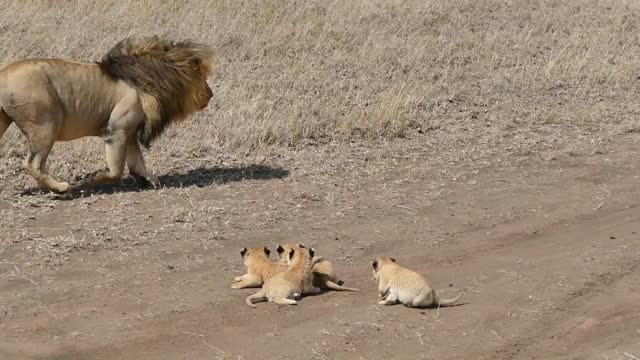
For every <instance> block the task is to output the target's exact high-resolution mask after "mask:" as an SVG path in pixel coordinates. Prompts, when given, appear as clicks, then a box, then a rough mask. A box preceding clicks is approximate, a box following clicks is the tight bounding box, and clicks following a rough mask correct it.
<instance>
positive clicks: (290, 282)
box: [246, 249, 320, 307]
mask: <svg viewBox="0 0 640 360" xmlns="http://www.w3.org/2000/svg"><path fill="white" fill-rule="evenodd" d="M313 254H314V250H313V249H309V251H308V252H307V251H305V250H304V249H298V250H294V249H291V250H290V252H289V257H290V258H291V260H292V261H291V264H290V265H289V266H288V267H287V270H285V271H283V272H279V273H277V274H275V275H274V276H273V277H271V278H270V279H268V280H267V281H266V282H265V283H264V285H262V289H261V290H260V291H259V292H257V293H255V294H253V295H250V296H248V297H247V299H246V303H247V305H249V306H251V307H256V306H255V305H254V304H253V303H254V302H258V301H264V300H268V301H269V302H274V303H276V304H279V305H296V304H297V301H296V299H298V298H300V296H301V295H302V294H303V290H304V289H305V286H306V284H309V283H311V282H312V278H313V275H312V274H311V267H312V266H313V264H314V262H313V260H314V258H313ZM318 292H320V289H319V288H309V289H307V292H306V293H307V294H313V293H318Z"/></svg>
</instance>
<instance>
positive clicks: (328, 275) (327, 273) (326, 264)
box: [276, 243, 360, 291]
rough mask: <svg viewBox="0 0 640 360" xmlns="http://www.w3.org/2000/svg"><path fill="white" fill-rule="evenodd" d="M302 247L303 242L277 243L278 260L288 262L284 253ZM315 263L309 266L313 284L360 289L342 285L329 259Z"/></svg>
mask: <svg viewBox="0 0 640 360" xmlns="http://www.w3.org/2000/svg"><path fill="white" fill-rule="evenodd" d="M304 247H305V246H304V244H297V245H296V244H293V243H287V244H284V246H282V245H278V248H277V249H276V251H277V252H278V258H279V262H280V263H281V264H287V263H288V262H289V259H288V257H287V256H285V254H287V253H288V251H289V250H290V249H297V248H302V249H304ZM315 263H316V264H315V265H313V267H312V268H311V272H312V273H313V286H315V287H319V288H321V289H332V290H341V291H360V289H356V288H349V287H346V286H342V281H340V280H338V276H337V275H336V271H335V270H334V269H333V264H332V263H331V262H330V261H328V260H320V261H315Z"/></svg>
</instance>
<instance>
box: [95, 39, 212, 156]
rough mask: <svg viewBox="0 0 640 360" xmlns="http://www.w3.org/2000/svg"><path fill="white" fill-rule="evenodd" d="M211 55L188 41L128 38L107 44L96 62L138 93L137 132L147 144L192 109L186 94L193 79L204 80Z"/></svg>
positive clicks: (204, 47)
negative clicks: (139, 116)
mask: <svg viewBox="0 0 640 360" xmlns="http://www.w3.org/2000/svg"><path fill="white" fill-rule="evenodd" d="M211 56H212V55H211V51H210V49H208V48H207V47H206V46H204V45H202V44H198V43H195V42H191V41H183V42H173V41H170V40H166V39H160V38H159V37H157V36H154V37H149V38H142V39H131V38H128V39H124V40H122V41H120V42H118V43H117V44H116V45H115V46H114V47H113V48H111V50H109V51H108V52H107V53H106V54H105V55H104V56H103V57H102V59H101V60H100V61H99V62H98V65H99V66H100V68H101V69H102V71H103V72H104V73H105V74H106V75H107V76H109V77H110V78H112V79H114V80H122V81H125V82H126V83H128V84H129V85H131V86H133V87H135V88H136V89H137V90H138V91H139V92H140V93H141V100H142V107H143V110H144V112H145V115H146V120H145V122H144V124H143V125H142V126H140V128H139V129H138V132H137V136H138V141H140V143H141V144H142V145H143V146H145V147H149V146H150V145H151V142H152V141H153V140H154V139H156V138H157V137H158V136H159V135H160V134H162V132H163V131H164V130H165V129H166V128H167V126H169V125H170V124H171V123H172V122H173V121H177V120H181V119H182V118H184V117H186V116H187V115H189V112H190V111H193V109H190V108H189V106H188V105H187V104H188V103H187V102H188V101H189V100H191V99H189V98H188V97H189V96H192V95H190V94H192V93H193V91H194V86H199V85H198V83H202V82H201V81H195V80H204V82H205V84H206V78H207V76H208V75H209V74H210V71H211ZM197 90H200V91H206V90H204V89H197Z"/></svg>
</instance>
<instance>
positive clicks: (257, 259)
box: [231, 246, 287, 289]
mask: <svg viewBox="0 0 640 360" xmlns="http://www.w3.org/2000/svg"><path fill="white" fill-rule="evenodd" d="M270 253H271V251H270V250H269V249H268V248H267V247H266V246H265V247H259V246H256V247H251V248H249V249H247V248H243V249H242V250H241V251H240V256H242V258H243V259H244V265H245V266H246V267H247V273H246V274H244V275H242V276H237V277H236V278H235V281H236V283H235V284H233V285H231V287H232V288H234V289H243V288H247V287H258V286H261V285H262V284H264V282H265V281H267V280H268V279H270V278H272V277H273V275H275V274H277V273H279V272H283V271H285V270H286V269H287V267H286V266H285V265H282V264H278V263H275V262H273V261H271V260H269V254H270Z"/></svg>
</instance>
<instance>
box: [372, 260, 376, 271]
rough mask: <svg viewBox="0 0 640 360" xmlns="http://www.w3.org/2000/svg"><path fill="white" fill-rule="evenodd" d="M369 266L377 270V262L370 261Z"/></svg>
mask: <svg viewBox="0 0 640 360" xmlns="http://www.w3.org/2000/svg"><path fill="white" fill-rule="evenodd" d="M371 265H372V266H373V269H374V270H377V269H378V260H371Z"/></svg>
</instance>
